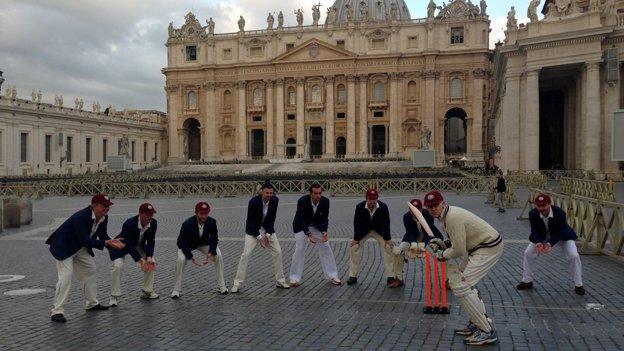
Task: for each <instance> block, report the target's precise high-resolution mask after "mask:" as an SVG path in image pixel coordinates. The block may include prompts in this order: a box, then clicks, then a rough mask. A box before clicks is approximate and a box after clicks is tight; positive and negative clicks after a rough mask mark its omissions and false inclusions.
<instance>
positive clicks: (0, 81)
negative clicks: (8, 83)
mask: <svg viewBox="0 0 624 351" xmlns="http://www.w3.org/2000/svg"><path fill="white" fill-rule="evenodd" d="M2 83H4V77H2V71H0V91H1V90H2Z"/></svg>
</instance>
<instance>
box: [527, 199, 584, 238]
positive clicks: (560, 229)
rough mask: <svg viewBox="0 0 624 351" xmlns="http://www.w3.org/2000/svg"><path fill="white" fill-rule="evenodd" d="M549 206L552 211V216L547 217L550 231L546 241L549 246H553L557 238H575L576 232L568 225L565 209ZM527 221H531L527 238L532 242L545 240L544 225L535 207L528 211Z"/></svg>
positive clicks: (545, 231)
mask: <svg viewBox="0 0 624 351" xmlns="http://www.w3.org/2000/svg"><path fill="white" fill-rule="evenodd" d="M550 207H551V208H552V212H553V218H549V219H548V232H550V238H549V239H548V242H549V243H550V246H555V244H556V243H557V242H559V240H576V232H574V229H572V227H570V226H569V225H568V222H567V221H566V213H565V211H564V210H563V209H561V207H557V206H552V205H551V206H550ZM529 222H530V223H531V235H530V236H529V240H530V241H531V242H532V243H534V244H537V243H544V242H546V236H547V230H546V225H545V224H544V221H543V220H542V217H541V216H540V213H539V210H538V209H537V208H534V209H532V210H531V211H529Z"/></svg>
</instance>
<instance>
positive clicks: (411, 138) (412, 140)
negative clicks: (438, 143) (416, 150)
mask: <svg viewBox="0 0 624 351" xmlns="http://www.w3.org/2000/svg"><path fill="white" fill-rule="evenodd" d="M416 140H417V136H416V128H414V127H409V128H408V129H407V145H410V146H413V145H416Z"/></svg>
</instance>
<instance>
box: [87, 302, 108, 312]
mask: <svg viewBox="0 0 624 351" xmlns="http://www.w3.org/2000/svg"><path fill="white" fill-rule="evenodd" d="M107 309H108V306H104V305H102V304H100V303H98V304H97V305H95V306H93V307H91V308H87V311H106V310H107Z"/></svg>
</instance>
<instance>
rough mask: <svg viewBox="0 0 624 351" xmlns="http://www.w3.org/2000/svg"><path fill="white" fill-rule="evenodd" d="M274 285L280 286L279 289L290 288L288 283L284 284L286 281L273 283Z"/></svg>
mask: <svg viewBox="0 0 624 351" xmlns="http://www.w3.org/2000/svg"><path fill="white" fill-rule="evenodd" d="M275 287H276V288H280V289H290V285H288V284H286V282H284V283H275Z"/></svg>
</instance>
